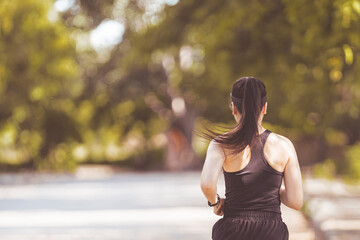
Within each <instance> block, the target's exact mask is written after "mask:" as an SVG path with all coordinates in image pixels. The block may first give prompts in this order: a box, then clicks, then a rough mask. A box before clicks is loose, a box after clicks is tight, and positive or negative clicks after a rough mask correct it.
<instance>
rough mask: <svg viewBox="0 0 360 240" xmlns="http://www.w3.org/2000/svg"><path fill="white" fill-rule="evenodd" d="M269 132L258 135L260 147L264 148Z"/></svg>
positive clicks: (267, 130)
mask: <svg viewBox="0 0 360 240" xmlns="http://www.w3.org/2000/svg"><path fill="white" fill-rule="evenodd" d="M270 133H271V131H270V130H269V129H266V130H265V131H264V132H263V133H262V134H261V135H260V141H261V147H262V148H264V146H265V143H266V140H267V138H268V136H269V135H270Z"/></svg>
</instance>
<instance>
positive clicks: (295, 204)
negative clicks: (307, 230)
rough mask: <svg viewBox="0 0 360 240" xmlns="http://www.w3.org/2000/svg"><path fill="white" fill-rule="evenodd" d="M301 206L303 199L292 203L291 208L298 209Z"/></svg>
mask: <svg viewBox="0 0 360 240" xmlns="http://www.w3.org/2000/svg"><path fill="white" fill-rule="evenodd" d="M302 206H303V201H302V200H301V201H298V202H296V203H294V205H293V209H295V210H300V209H301V208H302Z"/></svg>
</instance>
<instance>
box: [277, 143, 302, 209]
mask: <svg viewBox="0 0 360 240" xmlns="http://www.w3.org/2000/svg"><path fill="white" fill-rule="evenodd" d="M285 142H286V144H285V145H286V148H287V152H288V161H287V163H286V165H285V169H284V185H285V186H282V187H281V188H280V200H281V202H282V203H283V204H285V205H286V206H288V207H290V208H293V209H296V210H299V209H300V208H301V207H302V205H303V188H302V178H301V172H300V166H299V161H298V158H297V155H296V151H295V148H294V145H293V144H292V142H291V141H290V140H289V139H287V138H286V139H285Z"/></svg>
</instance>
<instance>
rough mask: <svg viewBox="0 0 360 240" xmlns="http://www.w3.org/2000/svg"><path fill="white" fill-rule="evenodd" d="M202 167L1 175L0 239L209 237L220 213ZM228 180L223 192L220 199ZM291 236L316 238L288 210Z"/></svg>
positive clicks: (298, 216) (163, 239)
mask: <svg viewBox="0 0 360 240" xmlns="http://www.w3.org/2000/svg"><path fill="white" fill-rule="evenodd" d="M199 177H200V173H199V172H188V173H145V174H144V173H142V174H140V173H116V174H114V173H112V172H111V171H110V170H107V169H103V170H101V169H100V171H99V170H96V171H95V170H94V171H92V170H90V171H89V169H88V170H86V171H83V170H82V169H80V170H79V171H78V172H77V174H76V175H61V176H53V175H41V176H40V175H35V176H33V175H31V174H30V175H22V176H21V177H17V178H14V176H12V175H0V183H2V185H0V239H1V240H15V239H16V240H27V239H31V240H45V239H47V240H48V239H49V240H50V239H51V240H80V239H81V240H112V239H117V240H132V239H141V240H153V239H156V240H170V239H171V240H177V239H179V240H180V239H182V240H192V239H194V240H202V239H203V240H209V239H211V235H210V234H211V227H212V225H213V224H214V223H215V221H216V220H217V219H218V218H219V217H218V216H215V215H214V214H212V212H211V209H210V208H209V207H207V206H206V200H205V198H204V196H203V195H202V193H201V190H200V186H199ZM222 183H223V182H220V184H219V193H220V194H221V195H222V196H223V191H224V188H223V184H222ZM283 211H284V215H283V218H284V221H285V222H286V224H287V225H288V227H289V230H290V236H291V237H290V239H291V240H300V239H301V240H313V239H315V238H314V232H313V231H312V230H311V229H310V228H309V227H308V223H307V221H306V220H305V218H304V217H303V215H302V214H301V213H300V212H297V211H293V210H290V209H288V208H283Z"/></svg>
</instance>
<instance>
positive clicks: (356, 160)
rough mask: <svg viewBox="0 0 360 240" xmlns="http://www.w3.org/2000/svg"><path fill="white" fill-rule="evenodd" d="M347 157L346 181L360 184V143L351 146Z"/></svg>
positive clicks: (347, 151)
mask: <svg viewBox="0 0 360 240" xmlns="http://www.w3.org/2000/svg"><path fill="white" fill-rule="evenodd" d="M345 156H346V161H347V169H346V170H347V174H346V179H347V180H348V181H351V182H360V142H357V143H356V144H354V145H353V146H349V147H348V149H347V150H346V155H345Z"/></svg>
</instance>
